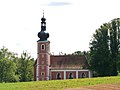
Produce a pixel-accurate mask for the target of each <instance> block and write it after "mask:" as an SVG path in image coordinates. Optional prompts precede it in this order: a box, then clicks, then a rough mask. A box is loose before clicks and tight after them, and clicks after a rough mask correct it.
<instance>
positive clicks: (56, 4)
mask: <svg viewBox="0 0 120 90" xmlns="http://www.w3.org/2000/svg"><path fill="white" fill-rule="evenodd" d="M70 4H71V3H69V2H50V3H49V4H48V6H65V5H70Z"/></svg>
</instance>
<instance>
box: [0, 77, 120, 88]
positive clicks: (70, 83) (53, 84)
mask: <svg viewBox="0 0 120 90" xmlns="http://www.w3.org/2000/svg"><path fill="white" fill-rule="evenodd" d="M111 83H120V76H117V77H102V78H86V79H72V80H51V81H37V82H19V83H0V90H61V89H63V88H73V87H80V86H89V85H96V84H111Z"/></svg>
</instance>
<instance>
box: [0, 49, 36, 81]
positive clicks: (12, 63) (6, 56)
mask: <svg viewBox="0 0 120 90" xmlns="http://www.w3.org/2000/svg"><path fill="white" fill-rule="evenodd" d="M33 64H34V58H31V56H30V55H29V54H28V53H27V52H23V53H22V54H21V56H20V57H18V55H17V54H15V53H13V52H10V51H9V50H8V49H7V48H5V47H3V48H1V49H0V82H23V81H24V82H25V81H32V80H33Z"/></svg>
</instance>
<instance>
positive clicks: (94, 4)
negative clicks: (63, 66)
mask: <svg viewBox="0 0 120 90" xmlns="http://www.w3.org/2000/svg"><path fill="white" fill-rule="evenodd" d="M43 10H44V12H45V18H46V22H47V30H46V31H47V32H49V34H50V37H49V40H50V42H51V45H50V49H51V53H53V52H54V54H59V52H63V53H72V52H74V51H84V50H86V51H87V50H89V42H90V39H91V38H92V35H93V33H94V32H95V30H96V29H98V28H99V27H100V25H102V24H103V23H106V22H109V21H110V20H112V19H114V18H120V0H0V48H2V46H5V47H6V48H8V49H9V50H10V51H12V52H16V53H18V54H21V53H22V52H23V50H24V51H27V52H29V53H30V54H31V56H32V57H34V58H36V57H37V40H38V39H39V38H38V37H37V34H38V32H39V31H40V30H41V17H42V16H43V15H42V13H43Z"/></svg>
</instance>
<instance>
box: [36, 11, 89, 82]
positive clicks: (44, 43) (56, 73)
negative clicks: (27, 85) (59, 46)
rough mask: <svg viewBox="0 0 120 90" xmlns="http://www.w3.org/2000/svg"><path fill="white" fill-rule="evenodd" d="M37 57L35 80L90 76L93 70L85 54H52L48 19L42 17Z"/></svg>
mask: <svg viewBox="0 0 120 90" xmlns="http://www.w3.org/2000/svg"><path fill="white" fill-rule="evenodd" d="M38 37H39V40H38V41H37V59H36V61H35V63H34V80H35V81H42V80H65V79H75V78H76V79H77V78H90V77H91V71H90V70H89V69H88V67H89V65H88V62H87V58H86V57H85V56H84V55H51V54H50V41H49V40H48V38H49V33H47V32H46V19H45V18H44V13H43V17H42V18H41V31H40V32H39V33H38Z"/></svg>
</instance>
